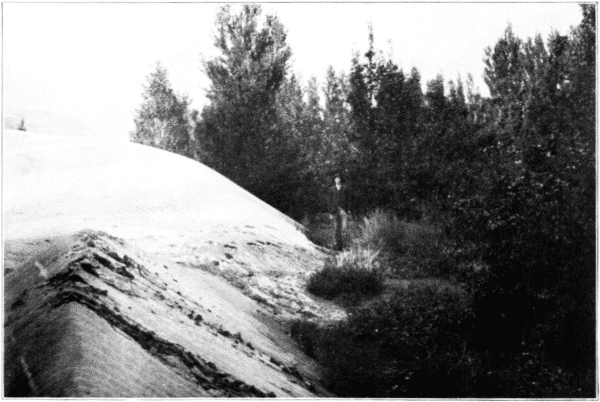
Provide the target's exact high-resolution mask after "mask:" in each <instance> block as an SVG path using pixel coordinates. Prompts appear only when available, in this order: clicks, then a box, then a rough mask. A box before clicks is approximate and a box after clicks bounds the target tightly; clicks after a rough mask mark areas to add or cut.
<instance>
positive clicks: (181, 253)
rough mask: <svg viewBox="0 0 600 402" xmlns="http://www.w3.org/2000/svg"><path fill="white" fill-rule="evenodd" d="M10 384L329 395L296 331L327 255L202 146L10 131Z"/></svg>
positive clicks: (68, 392)
mask: <svg viewBox="0 0 600 402" xmlns="http://www.w3.org/2000/svg"><path fill="white" fill-rule="evenodd" d="M3 172H4V194H3V196H4V211H3V212H4V214H3V224H4V247H5V255H4V267H5V273H6V275H5V346H6V347H5V396H62V397H66V396H73V397H82V396H91V397H189V396H194V397H203V396H258V397H263V396H279V397H311V396H315V395H317V396H319V395H328V394H327V392H326V391H325V390H324V389H323V388H322V387H321V385H320V382H319V368H318V367H317V366H316V364H315V363H314V362H313V361H312V360H311V359H309V358H307V357H306V356H305V355H304V354H303V353H302V352H301V351H299V349H298V347H297V345H296V344H295V343H294V342H293V341H292V340H291V339H290V338H289V337H288V335H287V334H286V332H285V322H286V321H287V320H289V319H293V318H298V317H313V316H316V317H325V318H331V319H338V318H340V317H342V316H343V312H342V311H340V310H339V309H338V308H336V307H335V306H332V305H331V304H325V303H322V302H320V301H318V300H315V299H313V298H311V297H310V296H309V295H308V294H306V292H305V291H304V281H305V279H306V277H307V276H308V275H309V274H310V273H311V272H313V271H314V270H315V269H318V268H320V267H321V266H322V264H323V263H324V260H325V259H326V258H327V257H328V256H327V253H326V252H324V250H322V249H318V248H317V247H315V246H314V245H312V243H310V242H309V241H308V240H307V239H306V237H305V236H304V234H303V233H302V227H301V226H300V225H299V224H297V223H296V222H294V221H293V220H291V219H289V218H288V217H286V216H285V215H283V214H281V213H280V212H279V211H277V210H275V209H273V208H271V207H270V206H268V205H266V204H265V203H263V202H262V201H260V200H258V199H257V198H256V197H254V196H252V195H251V194H249V193H247V192H246V191H244V190H242V189H241V188H239V187H238V186H236V185H235V184H234V183H232V182H230V181H229V180H227V179H226V178H224V177H223V176H221V175H219V174H218V173H216V172H214V171H212V170H211V169H209V168H207V167H206V166H204V165H202V164H200V163H197V162H195V161H192V160H189V159H186V158H183V157H180V156H177V155H173V154H169V153H167V152H164V151H161V150H157V149H153V148H149V147H145V146H141V145H136V144H128V143H123V144H118V145H110V144H106V143H103V142H102V141H97V140H88V139H86V140H83V139H77V138H62V137H56V136H45V135H39V134H31V133H22V132H11V131H8V132H5V135H4V162H3Z"/></svg>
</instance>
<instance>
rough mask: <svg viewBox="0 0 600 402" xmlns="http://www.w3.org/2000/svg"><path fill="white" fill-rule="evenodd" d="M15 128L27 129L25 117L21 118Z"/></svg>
mask: <svg viewBox="0 0 600 402" xmlns="http://www.w3.org/2000/svg"><path fill="white" fill-rule="evenodd" d="M17 130H19V131H27V128H26V127H25V118H22V119H21V123H19V127H17Z"/></svg>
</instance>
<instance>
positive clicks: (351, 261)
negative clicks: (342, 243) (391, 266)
mask: <svg viewBox="0 0 600 402" xmlns="http://www.w3.org/2000/svg"><path fill="white" fill-rule="evenodd" d="M378 254H379V251H374V250H371V249H362V248H358V247H355V248H352V249H350V250H347V251H344V252H342V253H340V254H338V255H337V256H336V258H335V259H332V260H328V261H327V262H326V263H325V266H324V267H323V269H322V270H320V271H318V272H316V273H314V274H313V275H311V277H310V278H309V279H308V283H307V289H308V291H309V292H310V293H312V294H314V295H316V296H320V297H323V298H325V299H329V300H332V299H336V298H342V299H347V300H348V301H350V302H352V301H357V300H360V299H362V298H364V297H366V296H373V295H376V294H378V293H380V292H381V290H382V289H383V275H382V274H381V272H380V269H379V263H378V261H377V255H378Z"/></svg>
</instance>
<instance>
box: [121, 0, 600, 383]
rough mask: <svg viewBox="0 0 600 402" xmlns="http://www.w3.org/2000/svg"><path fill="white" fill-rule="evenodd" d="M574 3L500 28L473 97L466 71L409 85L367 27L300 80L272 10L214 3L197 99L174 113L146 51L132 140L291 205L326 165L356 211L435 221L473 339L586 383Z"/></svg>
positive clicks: (588, 106)
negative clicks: (523, 32) (466, 287)
mask: <svg viewBox="0 0 600 402" xmlns="http://www.w3.org/2000/svg"><path fill="white" fill-rule="evenodd" d="M582 12H583V18H582V21H581V23H580V25H579V26H577V27H574V28H573V29H572V31H571V32H569V33H568V35H561V34H559V33H558V32H554V33H552V34H551V35H550V36H549V38H547V40H546V41H544V40H543V39H542V38H541V37H540V36H537V37H535V38H533V39H531V38H530V39H527V40H523V39H520V38H518V37H516V36H515V35H514V34H513V32H512V30H511V28H510V26H509V27H508V28H507V29H506V31H505V32H504V34H503V36H502V37H501V38H500V39H499V40H498V42H497V43H496V44H494V46H493V47H490V48H488V49H487V50H486V52H485V60H484V63H485V65H484V78H485V82H486V84H487V86H488V88H489V91H490V97H482V96H481V95H480V94H479V93H477V91H475V90H474V88H473V80H472V79H471V78H470V77H468V78H467V80H466V82H462V81H461V80H460V79H457V80H456V81H455V82H452V81H450V82H446V81H445V80H444V79H443V77H441V76H438V77H437V78H436V79H434V80H432V81H429V82H427V83H426V86H425V87H426V90H425V91H424V92H423V91H422V84H421V77H420V76H419V72H418V70H417V69H415V68H413V69H412V70H411V71H410V72H408V71H404V70H402V69H401V68H400V67H399V66H398V65H396V64H395V63H394V62H393V61H392V60H389V59H386V58H385V57H383V56H382V54H381V52H379V51H378V50H377V49H375V47H374V40H373V31H372V29H371V30H370V32H369V39H370V40H369V48H368V50H367V51H366V52H365V53H364V54H358V53H357V54H355V56H354V57H353V59H352V60H351V68H350V72H349V74H348V75H345V74H343V73H341V72H336V71H334V70H333V69H332V68H330V69H329V70H328V71H327V76H326V80H325V83H324V84H322V85H320V84H319V83H317V82H316V80H315V79H311V80H309V81H308V83H307V84H306V85H303V83H302V82H301V81H300V80H299V79H298V77H296V76H295V75H294V74H293V73H291V68H290V57H291V54H292V52H291V49H290V47H289V46H288V44H287V43H286V32H285V28H284V27H283V25H282V24H281V22H280V21H279V20H278V19H277V17H274V16H266V17H263V16H262V15H261V9H260V7H258V6H251V5H245V6H243V7H242V8H241V11H239V12H238V13H233V12H232V10H231V9H230V8H229V7H228V6H225V7H223V8H222V9H221V11H220V13H219V14H218V16H217V19H216V27H217V35H216V37H215V45H216V47H217V48H218V49H219V51H220V56H218V57H216V58H214V59H211V60H208V61H206V62H205V66H204V67H205V70H206V73H207V74H208V77H209V78H210V81H211V87H210V90H209V93H208V99H209V103H208V105H207V106H206V107H204V109H203V110H202V111H201V112H200V113H198V112H195V111H190V110H189V102H188V101H187V99H186V98H185V97H182V96H180V95H177V94H175V93H174V92H173V90H172V89H171V87H170V84H169V82H168V80H167V77H166V71H165V70H164V68H162V67H160V66H159V67H158V68H157V71H156V72H155V73H153V74H152V75H151V76H150V77H149V83H148V86H147V88H146V92H145V95H144V96H145V99H144V103H143V105H142V107H141V109H140V111H139V114H138V116H137V118H136V132H135V133H134V134H132V140H134V141H136V142H142V143H146V144H150V145H153V146H157V147H160V148H164V149H167V150H171V151H173V152H177V153H180V154H183V155H186V156H189V157H192V158H195V159H197V160H199V161H201V162H203V163H205V164H207V165H209V166H211V167H213V168H214V169H216V170H217V171H219V172H221V173H222V174H224V175H225V176H227V177H229V178H230V179H231V180H233V181H234V182H236V183H238V184H239V185H241V186H242V187H244V188H246V189H247V190H249V191H250V192H252V193H254V194H255V195H257V196H258V197H260V198H262V199H263V200H264V201H266V202H268V203H270V204H271V205H273V206H274V207H276V208H278V209H280V210H281V211H283V212H286V213H288V214H289V215H291V216H293V217H295V218H300V217H302V215H303V214H305V213H311V212H317V211H323V210H325V199H324V189H325V188H326V187H327V186H328V185H330V182H331V178H332V175H333V174H334V173H336V172H339V173H342V175H343V176H344V177H345V179H346V180H347V181H348V182H349V183H350V184H351V185H352V188H353V192H354V196H355V199H356V200H358V203H357V211H358V212H367V211H371V210H373V209H375V208H386V209H389V210H392V211H395V212H396V213H397V214H398V215H399V216H401V217H402V218H404V219H419V218H430V219H435V220H436V221H437V222H440V223H441V224H443V226H444V230H445V231H446V233H447V234H448V236H449V238H451V239H453V242H454V246H453V251H452V253H453V258H454V260H455V261H456V266H464V264H462V265H461V263H462V262H465V261H475V260H478V261H481V262H482V264H483V265H484V266H486V267H488V268H487V269H486V270H485V273H484V274H480V275H478V276H477V281H478V283H477V285H476V286H474V287H473V289H474V290H473V292H474V298H475V303H474V306H475V315H476V317H477V320H476V323H477V325H476V328H477V331H478V334H479V335H478V337H477V339H486V342H485V348H488V349H489V351H490V353H493V354H494V353H495V354H499V355H501V354H503V353H508V352H511V351H512V352H515V351H517V350H519V351H523V350H526V351H527V353H535V354H537V355H543V358H544V359H550V360H555V361H557V362H559V363H560V364H561V365H564V366H565V367H569V368H570V369H571V370H574V371H575V372H577V373H578V378H580V379H582V383H581V384H582V385H581V386H582V387H584V388H585V387H589V386H590V384H592V385H591V386H592V388H593V384H594V364H595V355H596V354H595V337H594V335H595V325H596V323H595V279H596V278H595V244H596V237H595V193H596V184H595V183H596V177H595V125H596V120H595V112H596V103H595V101H596V93H595V87H596V76H595V71H596V58H595V57H596V32H595V26H596V15H595V6H594V5H582ZM450 269H451V268H450ZM512 352H511V353H512ZM515 353H516V352H515ZM519 353H520V352H519ZM586 389H588V391H589V392H592V393H593V392H594V391H593V389H590V388H586Z"/></svg>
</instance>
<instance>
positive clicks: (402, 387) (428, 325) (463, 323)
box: [304, 285, 474, 397]
mask: <svg viewBox="0 0 600 402" xmlns="http://www.w3.org/2000/svg"><path fill="white" fill-rule="evenodd" d="M468 304H469V303H468V300H467V297H466V296H465V294H464V293H462V292H460V291H457V290H450V289H447V288H446V289H445V290H441V289H440V288H439V287H437V286H431V285H424V286H410V287H409V288H408V289H406V290H403V291H399V292H398V293H397V294H395V295H394V296H392V297H389V298H385V299H381V300H378V301H376V302H373V303H369V304H367V305H365V306H363V307H360V308H356V309H354V310H352V311H351V312H350V314H349V317H348V318H347V319H346V320H343V321H341V322H339V323H337V324H335V325H333V326H330V327H323V328H320V329H319V330H318V331H314V330H313V331H312V332H310V333H311V334H312V335H310V336H307V335H306V334H305V335H304V337H305V339H306V338H307V337H308V338H310V341H308V342H307V341H305V344H306V343H308V344H310V345H311V353H312V354H314V355H315V356H316V358H317V360H318V361H319V362H320V363H321V364H322V365H323V367H324V369H325V373H324V381H325V383H326V385H327V386H328V387H329V388H330V389H331V390H332V391H333V392H335V393H336V394H338V395H339V396H343V397H407V396H408V397H423V396H426V397H435V396H445V397H449V396H464V395H465V391H464V390H465V389H468V386H469V384H471V383H472V380H473V376H474V373H473V371H472V367H471V364H470V362H471V360H470V357H469V355H468V353H467V345H468V342H469V334H470V333H471V331H470V325H471V320H470V318H471V313H470V309H469V308H468ZM307 333H308V332H307Z"/></svg>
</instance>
